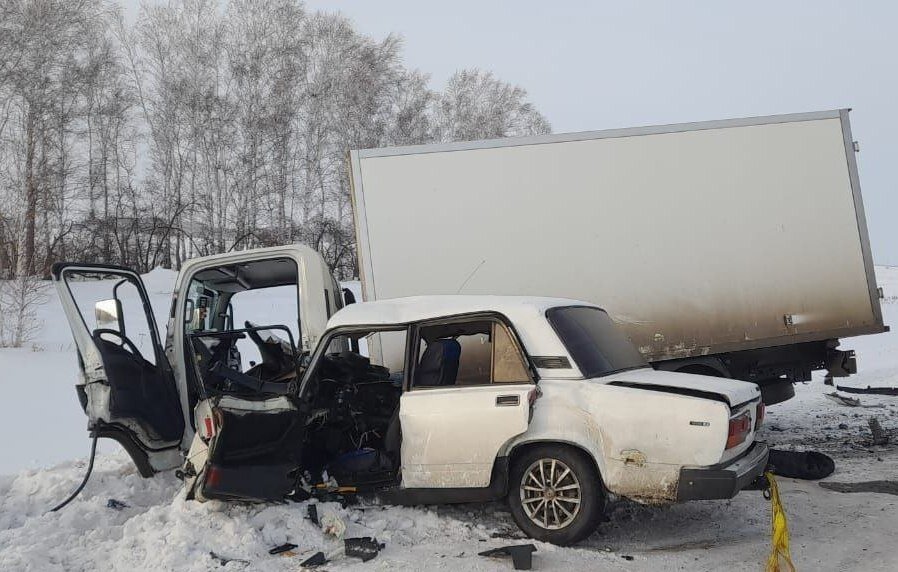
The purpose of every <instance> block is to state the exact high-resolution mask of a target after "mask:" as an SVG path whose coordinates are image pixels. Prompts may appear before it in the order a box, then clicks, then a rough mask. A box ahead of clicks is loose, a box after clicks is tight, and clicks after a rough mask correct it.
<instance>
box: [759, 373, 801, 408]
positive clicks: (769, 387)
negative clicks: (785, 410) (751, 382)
mask: <svg viewBox="0 0 898 572" xmlns="http://www.w3.org/2000/svg"><path fill="white" fill-rule="evenodd" d="M758 387H760V388H761V401H763V402H764V405H776V404H777V403H782V402H783V401H788V400H790V399H792V398H793V397H795V386H794V385H793V384H792V382H791V381H785V380H782V379H777V380H775V381H770V382H767V383H765V382H763V381H761V382H760V383H758Z"/></svg>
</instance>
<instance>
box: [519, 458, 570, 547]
mask: <svg viewBox="0 0 898 572" xmlns="http://www.w3.org/2000/svg"><path fill="white" fill-rule="evenodd" d="M581 492H582V491H581V488H580V481H579V480H578V479H577V475H576V474H574V471H572V470H571V468H570V467H568V466H567V465H566V464H565V463H563V462H562V461H560V460H558V459H546V458H543V459H538V460H537V461H534V462H533V463H532V464H531V465H530V466H529V467H528V468H527V470H526V471H524V475H523V477H522V478H521V485H520V493H521V506H522V507H523V509H524V513H525V514H526V515H527V518H529V519H530V520H531V521H532V522H533V524H535V525H537V526H539V527H540V528H544V529H546V530H559V529H562V528H564V527H566V526H568V525H569V524H571V523H572V522H574V520H575V519H576V518H577V514H578V513H579V512H580V502H581V498H582V497H581Z"/></svg>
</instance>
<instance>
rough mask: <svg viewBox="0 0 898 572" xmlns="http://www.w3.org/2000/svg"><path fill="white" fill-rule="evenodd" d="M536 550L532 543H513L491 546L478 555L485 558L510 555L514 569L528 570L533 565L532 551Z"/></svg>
mask: <svg viewBox="0 0 898 572" xmlns="http://www.w3.org/2000/svg"><path fill="white" fill-rule="evenodd" d="M534 552H536V546H534V545H532V544H515V545H512V546H501V547H499V548H491V549H489V550H484V551H483V552H480V553H479V554H480V556H486V557H487V558H505V557H509V556H510V557H511V562H512V565H513V566H514V569H515V570H530V568H531V567H532V566H533V553H534Z"/></svg>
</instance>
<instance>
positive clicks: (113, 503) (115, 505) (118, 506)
mask: <svg viewBox="0 0 898 572" xmlns="http://www.w3.org/2000/svg"><path fill="white" fill-rule="evenodd" d="M130 506H131V505H129V504H127V503H124V502H122V501H120V500H116V499H109V500H107V501H106V508H111V509H113V510H122V509H123V508H128V507H130Z"/></svg>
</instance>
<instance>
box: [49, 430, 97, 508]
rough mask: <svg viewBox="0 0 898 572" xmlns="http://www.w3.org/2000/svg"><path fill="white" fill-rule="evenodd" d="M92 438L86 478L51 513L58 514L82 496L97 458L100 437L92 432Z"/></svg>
mask: <svg viewBox="0 0 898 572" xmlns="http://www.w3.org/2000/svg"><path fill="white" fill-rule="evenodd" d="M90 436H91V441H90V460H88V462H87V472H85V473H84V478H83V479H82V480H81V484H80V485H78V488H77V489H75V492H73V493H72V494H71V495H69V497H68V498H67V499H65V500H64V501H62V502H61V503H59V504H58V505H56V506H55V507H53V508H51V509H50V512H56V511H58V510H59V509H61V508H62V507H64V506H65V505H67V504H69V503H70V502H72V501H73V500H75V497H77V496H78V495H79V494H81V491H82V490H84V485H86V484H87V479H89V478H90V473H91V472H92V471H93V470H94V458H95V457H96V456H97V438H98V437H99V435H97V433H96V432H91V435H90Z"/></svg>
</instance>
